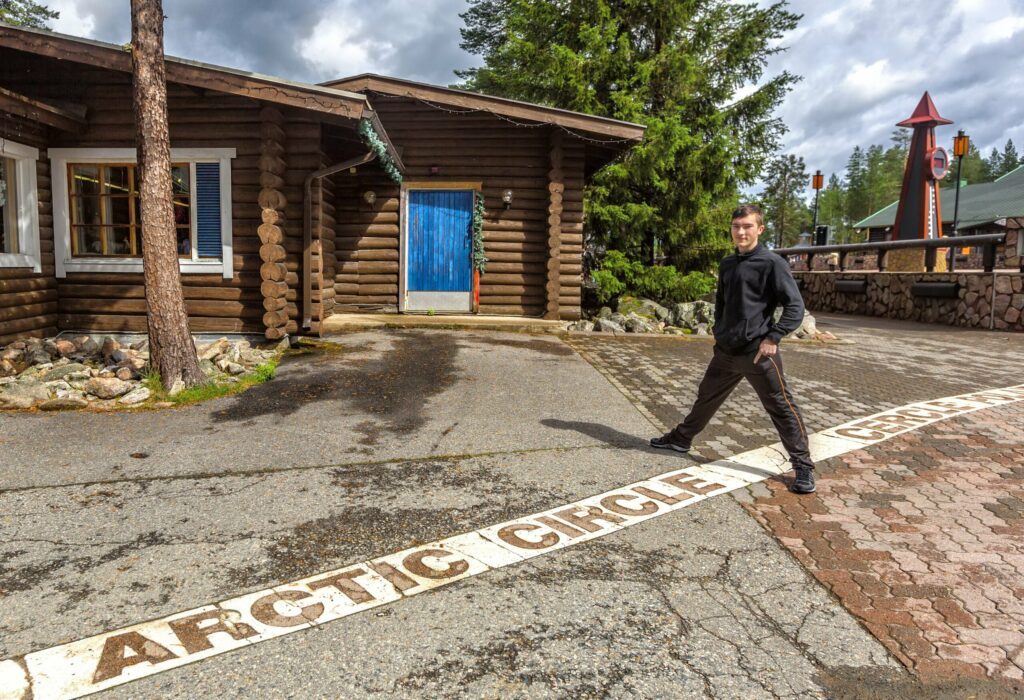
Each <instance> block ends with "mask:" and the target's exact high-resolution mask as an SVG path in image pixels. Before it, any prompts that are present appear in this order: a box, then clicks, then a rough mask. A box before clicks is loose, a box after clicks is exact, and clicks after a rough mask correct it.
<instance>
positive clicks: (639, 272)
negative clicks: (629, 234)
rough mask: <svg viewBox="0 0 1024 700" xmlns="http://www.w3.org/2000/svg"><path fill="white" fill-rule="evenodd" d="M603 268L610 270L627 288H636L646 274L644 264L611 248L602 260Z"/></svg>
mask: <svg viewBox="0 0 1024 700" xmlns="http://www.w3.org/2000/svg"><path fill="white" fill-rule="evenodd" d="M601 269H602V270H605V271H607V272H610V273H611V274H612V275H614V276H615V279H617V280H618V281H619V282H621V283H622V284H624V285H625V286H626V289H636V287H637V284H638V282H639V281H640V278H641V277H642V276H643V274H644V266H643V264H642V263H640V262H638V261H636V260H629V259H628V258H626V256H625V254H624V253H622V252H621V251H618V250H609V251H608V253H607V254H606V255H605V256H604V260H602V261H601Z"/></svg>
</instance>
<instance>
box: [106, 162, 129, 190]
mask: <svg viewBox="0 0 1024 700" xmlns="http://www.w3.org/2000/svg"><path fill="white" fill-rule="evenodd" d="M128 170H129V167H128V166H127V165H113V166H111V165H108V166H105V167H104V168H103V174H104V176H105V177H104V178H103V179H104V183H103V192H104V194H128V192H129V182H128Z"/></svg>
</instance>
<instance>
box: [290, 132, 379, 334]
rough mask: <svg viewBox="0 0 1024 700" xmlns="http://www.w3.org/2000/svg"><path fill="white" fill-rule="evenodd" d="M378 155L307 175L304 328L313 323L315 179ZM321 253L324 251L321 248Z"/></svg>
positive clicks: (303, 286)
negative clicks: (312, 269) (312, 268)
mask: <svg viewBox="0 0 1024 700" xmlns="http://www.w3.org/2000/svg"><path fill="white" fill-rule="evenodd" d="M376 157H377V155H376V154H375V153H374V152H373V151H369V152H368V153H367V154H366V155H363V156H359V157H358V158H350V159H349V160H346V161H342V162H341V163H335V164H334V165H328V166H327V167H326V168H321V169H320V170H315V171H313V172H311V173H310V174H309V175H307V176H306V180H305V182H304V183H303V185H302V192H303V206H302V329H303V330H304V331H308V330H309V329H310V328H311V327H312V325H313V300H312V298H311V297H312V296H313V275H312V271H311V269H310V268H311V267H312V265H313V180H319V179H321V178H324V177H327V176H328V175H333V174H334V173H338V172H341V171H342V170H348V169H349V168H355V167H357V166H360V165H365V164H367V163H369V162H370V161H372V160H374V159H375V158H376ZM320 254H321V255H323V251H322V250H321V253H320Z"/></svg>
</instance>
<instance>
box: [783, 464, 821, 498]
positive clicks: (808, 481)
mask: <svg viewBox="0 0 1024 700" xmlns="http://www.w3.org/2000/svg"><path fill="white" fill-rule="evenodd" d="M794 471H795V472H796V476H795V477H794V478H793V483H792V484H790V485H789V490H790V491H792V492H793V493H814V492H815V491H816V490H817V487H815V485H814V470H813V469H811V468H810V467H796V469H795V470H794Z"/></svg>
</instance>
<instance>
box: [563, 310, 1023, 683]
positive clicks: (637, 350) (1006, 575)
mask: <svg viewBox="0 0 1024 700" xmlns="http://www.w3.org/2000/svg"><path fill="white" fill-rule="evenodd" d="M822 320H823V322H824V323H823V325H824V327H825V328H827V329H828V330H831V331H832V332H834V333H836V334H837V335H839V336H841V338H842V339H843V340H844V341H846V343H845V344H835V345H828V346H821V345H810V344H797V343H793V342H787V343H785V344H784V346H783V356H784V358H785V366H786V371H787V373H788V376H789V382H790V386H791V388H792V390H793V393H794V394H795V396H796V399H797V402H798V404H799V406H800V407H801V408H802V410H803V413H804V416H805V420H806V423H807V428H808V431H815V430H820V429H823V428H826V427H829V426H832V425H836V424H839V423H841V422H843V421H846V420H849V419H850V418H853V417H856V416H862V415H869V414H871V413H874V412H877V411H879V410H884V409H886V408H890V407H893V406H897V405H901V404H905V403H908V402H911V401H918V400H924V399H930V398H937V397H941V396H946V395H953V394H957V393H960V392H968V391H974V390H978V389H984V388H998V387H1002V386H1008V385H1012V384H1018V383H1019V382H1020V373H1019V371H1018V370H1017V369H1016V367H1019V366H1021V363H1022V361H1024V339H1021V338H1020V337H1015V336H1012V335H1006V334H998V333H984V332H962V331H955V330H950V329H945V328H936V327H928V326H922V325H914V324H899V323H894V322H885V321H870V320H867V319H855V318H846V319H844V318H843V317H834V318H829V317H826V318H824V319H822ZM830 320H831V321H832V322H833V323H832V324H830V323H829V321H830ZM570 342H571V344H572V345H573V346H574V347H576V348H577V350H579V351H580V352H581V353H582V354H583V355H584V356H585V357H587V358H588V359H589V360H590V361H591V362H592V363H593V364H595V366H597V367H598V369H599V370H600V371H601V372H602V373H604V374H605V376H607V377H608V378H609V379H610V380H611V381H612V382H613V383H614V384H615V385H616V386H617V387H618V388H619V389H620V391H622V392H623V393H625V394H626V395H627V396H628V397H629V398H630V400H631V401H633V402H634V403H636V404H637V405H638V407H639V408H640V409H641V411H642V412H643V413H644V415H645V416H647V417H648V419H649V420H650V421H651V422H652V423H653V424H654V425H655V426H656V429H658V430H660V429H668V428H670V427H671V426H673V425H674V424H675V423H676V422H678V421H680V420H681V419H682V418H683V416H684V415H685V413H686V411H687V410H688V408H689V406H690V404H691V402H692V401H693V399H694V397H695V395H696V386H697V383H698V381H699V379H700V376H701V373H702V372H703V369H704V366H705V363H706V362H707V360H708V359H709V357H710V352H711V344H710V342H704V341H696V340H689V341H688V340H663V339H660V338H650V339H633V338H629V339H625V338H621V337H620V338H601V337H586V338H581V337H576V338H573V339H572V340H571V341H570ZM775 439H776V436H775V435H774V432H773V429H772V426H771V423H770V421H769V419H768V417H767V415H766V414H764V413H763V411H762V410H761V407H760V404H759V402H758V401H757V398H756V395H755V394H754V392H753V391H752V390H751V389H750V387H749V386H747V385H746V384H745V383H741V385H740V387H739V388H738V389H737V391H736V392H735V393H734V394H733V396H732V397H730V399H729V401H728V402H727V403H726V405H725V406H724V407H723V409H722V411H720V413H719V415H718V416H716V418H715V419H714V421H713V422H712V424H711V425H710V426H709V427H708V429H707V430H706V431H705V432H704V433H703V434H702V435H701V436H700V437H698V439H697V441H696V442H695V445H694V447H695V453H696V454H697V456H698V458H701V457H703V458H708V459H717V458H720V457H725V456H728V455H730V454H733V453H735V452H737V451H740V450H741V449H747V448H750V447H753V446H756V445H761V444H765V443H766V442H772V441H774V440H775ZM765 487H767V488H765ZM741 500H743V501H744V507H745V508H747V510H748V511H749V512H750V513H752V514H753V515H754V517H755V518H756V519H757V520H758V522H760V523H761V524H762V525H763V526H764V527H765V528H767V529H768V530H769V531H770V532H771V533H772V534H773V535H774V536H775V537H777V538H778V539H779V541H780V542H782V544H783V545H785V546H786V547H787V549H788V550H789V551H790V552H791V553H792V554H793V556H794V557H796V559H797V560H798V561H799V562H800V563H801V564H803V565H804V566H805V567H807V569H808V570H809V571H810V572H811V573H812V574H813V575H814V577H815V578H816V579H817V580H818V581H820V582H821V583H822V584H824V585H825V586H826V587H827V588H828V589H829V590H830V591H831V592H832V593H833V594H834V595H835V596H836V597H837V598H838V599H839V601H840V602H841V603H842V604H843V605H844V606H845V607H846V609H847V610H849V611H850V612H851V613H852V614H853V615H854V616H855V617H856V618H857V619H858V620H860V621H861V623H863V624H864V626H865V627H866V628H867V629H869V630H870V631H871V633H872V634H874V635H875V637H876V638H878V640H879V641H881V642H882V644H884V645H885V647H886V648H887V649H889V650H890V651H891V652H892V653H893V654H894V655H895V656H896V657H897V658H898V659H899V660H900V661H901V662H903V664H904V665H905V666H907V667H908V668H909V669H911V670H913V671H914V672H915V673H917V674H918V675H919V677H920V678H921V679H922V680H925V681H928V680H933V681H937V680H941V679H952V678H964V677H966V678H986V677H987V678H989V679H991V680H997V681H1001V682H1003V683H1005V684H1006V685H1007V687H1008V689H1009V690H1010V691H1011V692H1024V684H1021V679H1024V405H1021V404H1020V403H1017V404H1011V405H1010V406H1007V407H1002V408H999V409H991V410H983V411H979V412H977V413H972V414H969V415H966V416H961V417H959V418H955V419H951V420H946V421H939V422H938V423H935V424H932V425H930V426H928V427H925V428H921V429H919V430H916V431H911V432H909V433H906V434H904V435H901V436H900V437H897V438H894V439H892V440H889V441H886V442H883V443H880V444H878V445H875V446H873V447H870V448H867V449H864V450H859V451H855V452H851V453H848V454H845V455H842V456H840V457H836V458H833V459H831V460H827V461H825V462H821V463H819V464H818V492H817V493H816V494H813V495H811V496H795V495H793V494H791V493H789V491H788V490H787V488H786V483H785V481H784V480H783V479H774V480H770V481H768V482H765V484H763V485H755V486H753V487H751V489H750V490H749V492H748V493H747V494H745V495H742V496H741Z"/></svg>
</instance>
